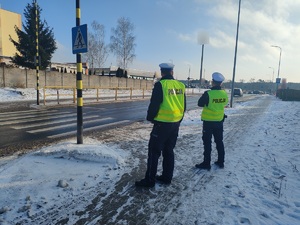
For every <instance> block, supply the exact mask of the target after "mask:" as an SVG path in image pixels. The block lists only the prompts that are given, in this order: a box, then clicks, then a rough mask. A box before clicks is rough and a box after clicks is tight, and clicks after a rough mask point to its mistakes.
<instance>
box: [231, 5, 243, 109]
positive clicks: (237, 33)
mask: <svg viewBox="0 0 300 225" xmlns="http://www.w3.org/2000/svg"><path fill="white" fill-rule="evenodd" d="M240 14H241V0H239V11H238V20H237V26H236V39H235V52H234V63H233V75H232V84H231V97H230V107H231V108H232V102H233V89H234V79H235V67H236V56H237V47H238V40H239V27H240Z"/></svg>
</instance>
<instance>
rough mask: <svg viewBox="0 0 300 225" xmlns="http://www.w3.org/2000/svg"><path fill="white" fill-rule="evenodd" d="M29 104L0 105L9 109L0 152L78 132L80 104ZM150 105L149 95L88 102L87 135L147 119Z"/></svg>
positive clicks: (190, 100) (190, 104) (192, 99)
mask: <svg viewBox="0 0 300 225" xmlns="http://www.w3.org/2000/svg"><path fill="white" fill-rule="evenodd" d="M198 98H199V97H198V96H189V97H187V108H188V109H191V108H196V107H197V101H198ZM31 103H33V102H31ZM8 105H9V104H8ZM21 105H22V106H21ZM29 105H30V102H29V103H22V104H19V105H17V106H18V107H16V105H15V107H11V109H9V106H7V104H1V106H0V108H6V110H5V112H1V113H0V137H1V139H0V146H1V147H0V156H1V155H2V156H3V155H7V154H10V153H13V152H15V151H20V150H22V149H27V148H31V147H32V146H37V145H39V144H43V143H48V142H54V141H57V139H62V138H67V137H72V136H74V137H76V136H77V107H76V106H74V105H72V106H70V105H63V106H62V105H60V106H46V107H44V106H39V108H30V107H28V106H29ZM148 105H149V99H146V100H136V101H122V102H119V101H118V102H110V103H103V102H102V103H97V104H88V105H84V107H83V135H84V134H86V133H87V132H89V131H93V130H105V129H109V128H114V127H118V126H124V125H127V124H130V123H133V122H136V121H141V120H144V119H145V117H146V112H147V107H148Z"/></svg>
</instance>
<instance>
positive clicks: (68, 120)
mask: <svg viewBox="0 0 300 225" xmlns="http://www.w3.org/2000/svg"><path fill="white" fill-rule="evenodd" d="M98 117H99V116H98V115H94V116H85V117H84V118H83V119H84V120H85V119H92V118H98ZM56 118H57V117H56ZM76 120H77V118H76V117H75V116H74V117H73V118H69V119H60V120H55V121H49V122H43V123H37V124H29V125H17V126H11V128H13V129H16V130H20V129H26V128H32V127H40V126H45V125H48V124H57V123H62V122H71V121H76ZM34 121H36V120H34Z"/></svg>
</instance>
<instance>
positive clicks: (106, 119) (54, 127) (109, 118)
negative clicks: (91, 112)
mask: <svg viewBox="0 0 300 225" xmlns="http://www.w3.org/2000/svg"><path fill="white" fill-rule="evenodd" d="M111 119H113V118H112V117H107V118H102V119H98V120H92V121H87V122H85V124H90V123H95V122H102V121H109V120H111ZM73 126H74V127H76V124H74V123H71V124H65V125H58V126H52V127H46V128H41V129H35V130H30V131H27V132H28V133H31V134H35V133H39V132H44V131H50V130H56V129H61V128H66V127H73Z"/></svg>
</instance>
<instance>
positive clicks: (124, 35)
mask: <svg viewBox="0 0 300 225" xmlns="http://www.w3.org/2000/svg"><path fill="white" fill-rule="evenodd" d="M133 30H134V25H133V24H132V23H131V22H130V20H129V19H128V18H124V17H121V18H120V19H118V25H117V27H116V28H112V29H111V32H112V35H111V36H110V50H111V51H112V52H113V53H114V55H116V56H117V60H118V63H119V66H120V67H121V68H123V69H124V70H125V69H126V68H127V64H128V63H132V61H133V59H134V58H135V54H134V53H135V36H134V35H133Z"/></svg>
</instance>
